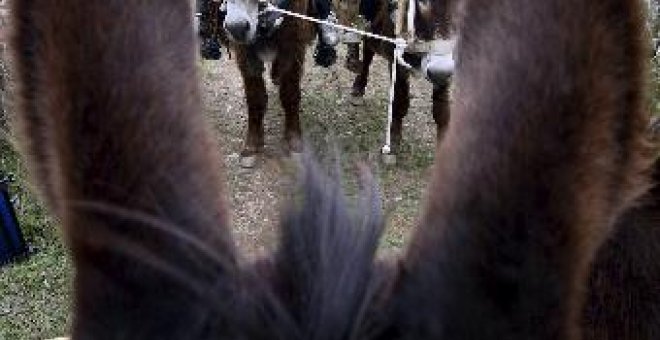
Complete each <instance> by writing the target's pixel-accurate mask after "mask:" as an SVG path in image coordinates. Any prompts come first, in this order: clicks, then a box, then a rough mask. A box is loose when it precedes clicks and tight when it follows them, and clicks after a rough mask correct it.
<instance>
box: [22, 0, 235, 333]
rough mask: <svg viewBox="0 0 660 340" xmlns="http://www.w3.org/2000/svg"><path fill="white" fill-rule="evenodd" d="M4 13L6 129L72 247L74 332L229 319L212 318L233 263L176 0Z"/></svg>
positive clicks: (202, 324) (188, 36) (41, 2)
mask: <svg viewBox="0 0 660 340" xmlns="http://www.w3.org/2000/svg"><path fill="white" fill-rule="evenodd" d="M12 16H13V18H12V23H13V25H14V28H15V30H14V31H15V35H14V39H13V44H14V50H15V51H16V60H17V71H18V72H17V74H18V81H19V85H20V91H19V94H20V97H21V103H22V104H21V107H20V112H19V119H20V120H21V122H22V124H21V125H22V129H21V131H20V132H21V133H22V137H23V142H24V145H25V150H26V152H27V153H28V156H29V158H30V160H31V165H32V172H33V175H34V176H35V177H36V178H37V180H38V181H39V182H40V183H42V185H43V187H44V188H45V189H44V192H45V197H46V201H47V202H48V204H49V205H50V206H51V207H52V208H53V211H54V212H55V213H56V214H57V215H58V216H59V217H60V219H61V221H62V224H63V226H64V230H65V234H66V236H67V239H68V242H69V246H70V248H71V249H72V251H73V259H74V263H75V267H76V278H75V291H76V296H75V309H76V310H75V322H74V330H73V336H74V338H76V339H92V338H93V339H120V338H140V339H152V338H153V339H183V338H196V339H203V338H206V337H207V336H209V334H211V333H214V334H213V336H214V337H215V336H218V335H222V334H226V333H227V332H230V329H229V328H227V327H225V326H223V327H222V328H221V329H220V330H219V331H217V329H215V327H216V326H218V325H227V324H231V322H229V321H228V320H229V319H231V317H233V314H234V313H233V311H232V310H231V309H232V308H233V307H234V306H233V304H232V303H231V300H232V298H233V296H234V295H235V290H236V282H235V279H236V276H237V268H236V263H235V262H236V260H235V255H234V246H233V243H232V240H231V237H230V234H229V231H228V230H227V226H226V225H227V221H226V211H225V207H224V205H225V204H224V201H223V198H222V190H221V189H222V186H221V184H220V183H221V180H222V176H221V172H220V171H219V170H218V165H219V164H220V158H219V157H218V155H217V145H216V144H215V143H214V141H213V140H212V138H211V137H210V136H209V134H208V133H207V131H206V126H205V124H204V119H203V117H202V116H201V114H200V112H199V111H200V110H199V93H198V88H197V87H198V84H197V75H196V67H195V48H194V46H195V45H194V38H193V30H192V22H191V18H192V15H191V13H190V3H189V2H188V1H187V0H121V1H120V0H107V1H66V2H60V1H48V0H20V1H13V9H12ZM218 327H219V326H218ZM211 330H213V332H211Z"/></svg>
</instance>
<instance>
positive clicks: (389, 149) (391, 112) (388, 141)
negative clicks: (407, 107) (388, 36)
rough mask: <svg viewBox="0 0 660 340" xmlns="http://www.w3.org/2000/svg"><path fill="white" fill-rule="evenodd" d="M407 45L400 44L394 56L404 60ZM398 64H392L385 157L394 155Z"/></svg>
mask: <svg viewBox="0 0 660 340" xmlns="http://www.w3.org/2000/svg"><path fill="white" fill-rule="evenodd" d="M405 48H406V45H405V43H404V44H398V45H396V46H395V47H394V56H395V58H396V57H401V58H403V53H404V51H405ZM396 69H397V64H396V62H392V76H391V77H390V101H389V104H388V106H387V129H386V131H385V145H383V148H382V149H381V152H382V153H383V154H384V155H389V154H390V153H392V132H391V130H392V121H393V116H394V91H395V89H396Z"/></svg>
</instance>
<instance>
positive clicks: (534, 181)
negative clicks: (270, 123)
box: [11, 0, 648, 340]
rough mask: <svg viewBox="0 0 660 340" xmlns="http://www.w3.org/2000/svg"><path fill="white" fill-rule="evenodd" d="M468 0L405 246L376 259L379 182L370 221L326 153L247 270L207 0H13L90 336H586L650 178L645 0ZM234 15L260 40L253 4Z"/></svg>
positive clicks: (36, 150) (30, 115) (23, 121)
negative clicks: (206, 30)
mask: <svg viewBox="0 0 660 340" xmlns="http://www.w3.org/2000/svg"><path fill="white" fill-rule="evenodd" d="M464 2H465V16H464V18H462V19H461V21H460V23H459V29H458V32H460V34H461V44H460V47H459V48H460V53H461V57H462V58H461V63H459V64H458V68H457V71H456V75H455V77H456V91H455V100H454V101H453V103H452V107H451V109H452V119H451V121H450V123H449V127H448V129H447V131H446V134H445V136H444V139H443V142H442V143H441V144H440V145H439V147H438V149H437V153H436V157H437V159H438V160H439V161H438V162H437V164H436V165H435V167H434V168H433V171H432V173H431V176H432V178H431V183H430V185H429V187H428V191H429V199H428V200H427V203H426V205H425V209H424V212H423V213H422V215H421V218H420V224H419V226H418V227H417V228H416V230H415V233H414V235H413V237H412V239H411V242H410V245H409V248H408V250H407V252H406V253H405V254H404V255H403V256H402V257H401V258H398V259H395V260H393V261H391V260H389V261H388V260H385V259H378V258H376V256H375V251H376V248H377V246H378V239H379V235H380V232H381V230H382V221H381V220H380V218H379V211H380V207H379V206H378V202H379V199H378V195H377V192H376V191H375V189H374V186H373V185H370V184H369V183H370V180H369V178H368V175H365V180H364V181H363V182H364V183H366V185H364V188H365V190H364V194H363V195H362V197H364V200H363V201H362V205H359V209H357V211H358V212H359V215H357V216H355V214H352V213H351V210H350V209H348V208H347V205H346V204H345V202H344V198H343V195H342V194H341V190H340V189H339V186H338V185H337V184H336V183H335V181H333V180H329V179H327V178H325V177H324V176H321V175H319V171H317V170H315V168H314V167H313V166H312V165H308V166H306V168H305V170H304V171H303V181H302V182H303V186H302V187H303V189H302V191H301V195H300V196H299V197H298V198H299V199H292V202H291V206H292V208H291V209H290V211H289V212H288V213H287V214H285V217H284V218H283V222H282V226H281V236H280V242H279V245H278V248H277V250H276V251H275V253H274V254H272V255H271V256H267V257H264V258H263V259H260V260H257V261H253V262H250V261H245V260H242V259H241V256H240V255H239V253H238V252H237V250H236V248H235V246H234V242H233V240H232V236H231V229H230V224H229V222H228V218H227V216H228V214H227V208H226V207H225V201H224V198H223V190H222V188H223V186H222V181H223V176H222V174H221V171H220V170H219V169H218V168H219V164H221V158H220V157H219V155H218V150H217V149H218V146H217V145H216V143H215V141H216V140H217V139H216V138H214V137H213V136H212V135H211V134H210V133H209V131H208V128H207V126H206V125H205V119H204V115H203V114H201V113H200V104H199V97H200V96H199V90H198V82H197V68H196V58H195V54H196V53H195V48H194V46H195V42H194V41H195V40H194V34H193V32H192V29H191V27H192V20H191V15H190V5H189V3H188V0H105V1H89V0H69V1H52V0H20V1H14V2H13V8H12V15H13V18H12V20H11V22H12V23H13V25H15V36H14V39H13V49H14V52H15V54H16V55H15V57H16V58H15V61H16V63H15V66H16V71H17V74H16V75H17V79H18V81H19V85H20V88H19V97H20V98H19V99H20V102H19V109H20V110H19V114H18V118H19V122H20V125H19V126H18V130H17V132H18V133H19V134H20V135H21V136H22V142H23V143H22V146H23V154H24V155H25V157H26V158H27V159H28V160H29V161H30V165H31V171H32V175H33V176H34V178H35V179H36V180H37V182H38V183H39V184H40V186H39V187H40V188H41V193H42V194H43V198H44V199H45V201H46V203H47V204H48V206H49V207H50V209H51V211H52V212H53V213H54V214H55V215H57V216H58V217H59V221H61V223H62V225H63V231H64V233H65V235H66V240H67V244H68V246H69V248H70V249H71V251H72V255H73V261H74V265H75V270H76V275H75V286H74V288H75V301H74V305H75V311H74V314H75V319H74V324H73V338H74V339H79V340H85V339H95V340H98V339H101V340H103V339H159V340H162V339H209V340H211V339H246V340H247V339H253V340H254V339H286V340H291V339H300V340H302V339H319V340H320V339H327V340H335V339H336V340H342V339H350V340H355V339H419V340H424V339H445V340H467V339H511V340H528V339H540V340H556V339H568V340H579V339H581V337H580V335H581V333H582V328H581V319H580V317H581V312H582V308H583V305H584V303H583V301H584V300H585V289H586V286H587V282H586V277H587V276H588V275H587V273H588V271H589V269H590V264H591V262H592V260H593V258H594V256H595V254H596V250H597V249H598V248H599V246H600V245H601V244H602V243H603V242H604V240H605V239H606V238H607V237H608V235H610V233H611V230H612V228H613V225H614V222H615V221H616V219H617V217H618V216H619V213H620V212H621V211H623V209H625V208H626V207H627V206H629V205H630V203H631V202H632V201H633V200H635V199H636V198H637V197H638V196H639V195H640V194H641V193H642V192H643V191H644V190H645V189H646V184H647V178H646V177H645V176H644V175H643V174H644V173H645V170H646V168H647V164H648V161H647V159H646V158H645V157H646V149H645V147H644V145H645V140H644V134H645V129H646V125H647V118H648V117H647V116H646V115H645V114H644V112H645V106H646V101H645V98H644V93H645V91H644V89H645V87H644V83H645V81H644V80H645V78H646V70H645V65H646V64H647V63H646V60H644V58H645V57H646V56H647V53H646V51H645V50H644V48H643V47H644V46H645V44H644V43H643V41H642V40H643V39H641V37H642V36H643V28H642V27H643V26H642V25H643V14H642V10H641V6H640V4H639V3H638V1H636V0H600V1H593V0H545V1H529V0H498V1H493V0H465V1H464ZM230 6H235V7H230ZM232 8H234V9H235V8H239V9H240V10H239V11H242V12H243V13H244V14H242V15H239V16H236V14H235V13H234V19H232V20H231V22H233V23H236V22H240V21H248V22H249V23H248V29H247V30H246V31H247V32H248V33H246V36H248V37H249V35H250V33H249V32H250V30H251V29H252V28H251V27H252V26H251V25H252V24H253V22H251V21H250V20H251V19H252V18H253V17H254V16H253V15H254V13H255V11H256V4H254V3H251V2H250V3H248V2H240V1H238V0H236V1H235V2H233V3H230V4H228V9H230V10H231V9H232ZM110 14H111V15H110ZM239 17H240V18H239ZM585 21H586V22H589V23H590V25H585ZM613 23H615V24H613ZM241 25H243V24H239V25H238V26H241ZM307 163H308V164H309V162H307ZM624 317H634V315H632V316H628V315H625V316H624ZM585 327H588V326H585ZM605 327H606V326H605ZM602 338H607V337H602Z"/></svg>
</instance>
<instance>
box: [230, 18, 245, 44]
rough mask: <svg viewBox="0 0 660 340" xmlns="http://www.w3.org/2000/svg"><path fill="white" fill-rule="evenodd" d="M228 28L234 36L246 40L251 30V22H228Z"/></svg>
mask: <svg viewBox="0 0 660 340" xmlns="http://www.w3.org/2000/svg"><path fill="white" fill-rule="evenodd" d="M227 30H228V31H229V33H230V34H231V35H232V36H233V37H234V38H236V39H240V40H245V39H246V38H247V35H248V32H249V31H250V23H249V22H248V21H247V20H240V21H234V22H227Z"/></svg>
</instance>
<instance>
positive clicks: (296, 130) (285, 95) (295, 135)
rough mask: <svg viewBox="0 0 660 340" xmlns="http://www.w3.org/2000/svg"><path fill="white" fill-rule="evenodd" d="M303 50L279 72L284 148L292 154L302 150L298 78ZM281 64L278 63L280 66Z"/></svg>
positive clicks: (301, 65)
mask: <svg viewBox="0 0 660 340" xmlns="http://www.w3.org/2000/svg"><path fill="white" fill-rule="evenodd" d="M303 60H304V51H302V52H300V53H297V56H296V57H294V58H293V59H292V61H291V63H290V64H289V65H287V66H288V67H286V68H282V70H286V71H285V72H284V71H283V72H281V73H280V79H281V82H280V102H281V104H282V108H283V109H284V141H285V149H286V151H287V152H289V153H291V154H292V156H294V155H295V154H298V153H300V152H301V151H302V137H301V136H302V133H301V128H300V115H299V113H300V98H301V95H300V79H301V77H302V67H303ZM282 66H283V65H282V64H280V67H282Z"/></svg>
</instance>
